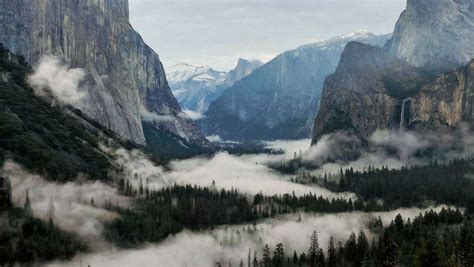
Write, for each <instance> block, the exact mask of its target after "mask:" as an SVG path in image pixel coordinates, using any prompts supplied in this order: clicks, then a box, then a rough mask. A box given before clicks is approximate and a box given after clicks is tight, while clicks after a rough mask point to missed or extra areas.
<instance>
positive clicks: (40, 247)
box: [0, 208, 88, 266]
mask: <svg viewBox="0 0 474 267" xmlns="http://www.w3.org/2000/svg"><path fill="white" fill-rule="evenodd" d="M87 251H88V247H87V245H86V244H85V243H84V242H83V241H81V240H80V239H79V237H77V236H75V235H73V234H70V233H66V232H64V231H61V230H60V229H59V228H58V227H57V226H56V225H55V224H54V221H53V220H52V219H51V220H50V221H49V222H48V223H45V222H43V221H41V220H39V219H35V218H33V217H32V216H31V213H30V211H28V209H22V208H11V209H9V210H8V211H3V212H2V211H0V266H13V264H14V263H22V264H25V263H32V262H36V263H41V262H46V261H50V260H61V259H62V260H67V259H70V258H72V257H73V256H74V255H76V254H77V253H78V252H87Z"/></svg>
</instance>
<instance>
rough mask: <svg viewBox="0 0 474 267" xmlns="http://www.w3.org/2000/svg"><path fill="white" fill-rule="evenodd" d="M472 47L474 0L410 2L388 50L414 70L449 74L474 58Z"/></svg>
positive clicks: (399, 21)
mask: <svg viewBox="0 0 474 267" xmlns="http://www.w3.org/2000/svg"><path fill="white" fill-rule="evenodd" d="M473 43H474V2H473V1H472V0H408V4H407V8H406V10H405V11H404V12H403V13H402V14H401V16H400V18H399V20H398V22H397V25H396V27H395V31H394V33H393V38H392V40H391V41H390V42H388V44H387V48H388V49H389V50H390V53H391V54H392V55H395V56H397V57H399V58H401V59H404V60H406V61H407V62H408V63H410V64H412V65H414V66H417V67H427V68H430V69H436V70H439V69H440V70H449V69H453V68H456V67H459V66H461V65H465V64H467V63H468V62H469V61H470V60H471V59H473V58H474V46H473V45H472V44H473Z"/></svg>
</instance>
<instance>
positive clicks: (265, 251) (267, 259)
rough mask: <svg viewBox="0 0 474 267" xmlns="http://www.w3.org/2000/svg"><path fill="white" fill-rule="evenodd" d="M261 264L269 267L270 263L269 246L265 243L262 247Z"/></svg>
mask: <svg viewBox="0 0 474 267" xmlns="http://www.w3.org/2000/svg"><path fill="white" fill-rule="evenodd" d="M262 256H263V259H262V260H263V265H264V266H265V267H270V266H271V264H272V258H271V256H270V248H269V247H268V245H267V244H265V247H264V248H263V255H262Z"/></svg>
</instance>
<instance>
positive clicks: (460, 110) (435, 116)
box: [407, 61, 474, 128]
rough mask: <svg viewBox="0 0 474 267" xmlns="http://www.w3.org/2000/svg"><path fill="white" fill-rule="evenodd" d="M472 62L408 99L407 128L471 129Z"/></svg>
mask: <svg viewBox="0 0 474 267" xmlns="http://www.w3.org/2000/svg"><path fill="white" fill-rule="evenodd" d="M473 102H474V61H471V62H470V63H469V64H467V66H465V67H461V68H458V69H456V70H455V71H451V72H447V73H443V74H441V75H439V76H438V77H437V78H436V79H434V80H433V81H432V82H430V83H428V84H426V85H424V86H423V87H422V88H421V90H420V92H419V93H418V94H417V95H416V96H415V97H413V98H412V99H410V109H409V111H410V112H409V113H408V121H407V123H408V125H409V126H411V127H417V126H419V125H421V126H425V127H426V126H430V127H441V126H448V127H450V128H453V127H458V126H459V125H460V124H461V123H466V124H468V125H469V126H470V127H471V128H472V127H473V126H474V120H473V118H474V109H473Z"/></svg>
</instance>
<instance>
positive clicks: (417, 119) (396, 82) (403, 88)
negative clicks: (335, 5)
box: [313, 43, 474, 143]
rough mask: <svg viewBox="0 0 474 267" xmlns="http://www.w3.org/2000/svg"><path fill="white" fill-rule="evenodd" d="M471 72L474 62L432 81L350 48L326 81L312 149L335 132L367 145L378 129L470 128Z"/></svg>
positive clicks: (370, 50) (374, 52) (368, 49)
mask: <svg viewBox="0 0 474 267" xmlns="http://www.w3.org/2000/svg"><path fill="white" fill-rule="evenodd" d="M473 71H474V61H473V62H471V63H469V64H468V65H467V66H465V67H461V68H458V69H456V70H454V71H450V72H446V73H441V74H438V75H434V74H433V73H429V72H426V71H425V70H423V69H420V68H416V67H412V66H411V65H409V64H408V63H406V62H405V61H403V60H401V59H397V58H395V57H393V56H391V55H390V54H388V53H387V52H386V51H384V50H383V49H380V48H377V47H372V46H368V45H364V44H360V43H350V44H348V45H347V47H346V49H345V51H344V53H343V55H342V57H341V62H340V64H339V66H338V69H337V71H336V72H335V74H333V75H330V76H328V78H327V79H326V82H325V85H324V89H323V95H322V100H321V108H320V112H319V114H318V117H317V118H316V120H315V125H314V129H313V143H316V142H317V141H318V140H319V139H320V138H321V136H322V135H324V134H330V133H334V132H336V131H346V132H350V133H352V134H355V135H357V136H359V137H360V138H362V139H367V138H368V137H370V135H371V134H372V133H373V132H374V131H376V130H378V129H415V130H437V129H440V128H456V127H459V126H460V125H461V124H463V123H467V124H470V125H471V126H473V123H474V120H473V108H472V103H473V101H474V72H473Z"/></svg>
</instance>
